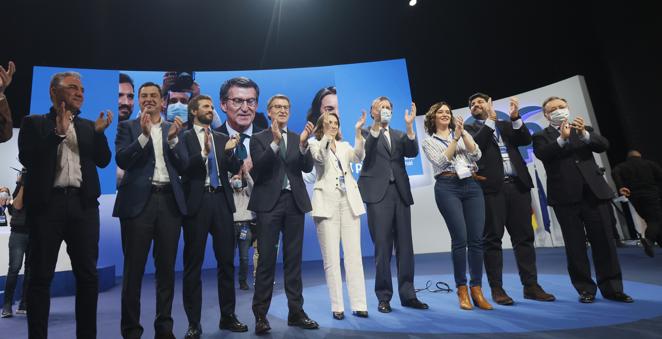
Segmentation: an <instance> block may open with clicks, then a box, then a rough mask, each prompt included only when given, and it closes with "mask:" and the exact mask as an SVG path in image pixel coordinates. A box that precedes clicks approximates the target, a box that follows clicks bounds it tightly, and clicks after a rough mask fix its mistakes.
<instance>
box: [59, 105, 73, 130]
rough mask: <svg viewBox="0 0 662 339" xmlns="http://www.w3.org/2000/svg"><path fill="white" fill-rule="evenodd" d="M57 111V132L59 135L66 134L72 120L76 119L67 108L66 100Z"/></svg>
mask: <svg viewBox="0 0 662 339" xmlns="http://www.w3.org/2000/svg"><path fill="white" fill-rule="evenodd" d="M56 112H57V115H56V116H55V133H57V134H58V135H66V134H67V130H68V129H69V125H70V124H71V121H72V120H74V114H73V113H71V111H70V110H68V109H67V107H66V105H65V104H64V101H62V103H61V104H60V107H59V108H58V109H57V110H56Z"/></svg>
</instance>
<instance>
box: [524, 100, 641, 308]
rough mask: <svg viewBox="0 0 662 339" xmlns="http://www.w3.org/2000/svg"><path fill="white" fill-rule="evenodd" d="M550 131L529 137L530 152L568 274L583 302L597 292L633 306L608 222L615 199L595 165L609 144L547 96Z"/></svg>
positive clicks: (545, 108)
mask: <svg viewBox="0 0 662 339" xmlns="http://www.w3.org/2000/svg"><path fill="white" fill-rule="evenodd" d="M542 108H543V113H544V114H545V117H546V118H547V120H549V126H548V127H547V128H545V129H543V130H542V131H539V132H537V133H536V134H534V135H533V151H534V153H535V155H536V157H537V158H538V159H540V160H541V161H542V163H543V165H544V166H545V171H546V172H547V203H548V204H549V205H550V206H552V207H553V208H554V213H555V214H556V218H557V219H558V221H559V224H560V226H561V231H562V233H563V240H564V242H565V252H566V257H567V261H568V273H569V274H570V280H571V281H572V285H573V286H574V287H575V289H576V290H577V293H579V301H580V302H581V303H592V302H594V300H595V294H596V292H597V289H598V288H599V289H600V292H601V293H602V296H603V297H604V298H606V299H610V300H615V301H620V302H626V303H630V302H633V300H632V298H631V297H630V296H629V295H627V294H625V293H623V281H622V274H621V267H620V264H619V262H618V256H617V253H616V245H615V243H614V241H613V238H614V237H613V235H612V227H611V225H610V222H609V210H608V209H609V208H611V206H610V205H609V201H610V200H611V199H612V198H613V197H614V192H613V191H612V190H611V188H610V187H609V185H608V184H607V182H606V181H605V179H604V177H603V173H602V170H600V168H599V167H598V165H597V163H596V162H595V158H594V156H593V153H602V152H605V151H606V150H607V149H608V148H609V142H608V141H607V139H605V138H604V137H603V136H601V135H599V134H598V133H596V132H595V131H594V130H593V128H591V127H590V126H586V125H584V119H582V118H581V117H575V118H574V119H573V120H572V122H570V111H569V109H568V103H567V101H566V100H565V99H563V98H559V97H550V98H548V99H546V100H545V101H544V102H543V104H542ZM587 238H588V241H589V242H590V244H591V253H592V255H593V264H594V266H595V275H596V278H597V284H596V283H595V282H594V281H593V279H592V278H591V267H590V264H589V260H588V256H587V254H586V239H587Z"/></svg>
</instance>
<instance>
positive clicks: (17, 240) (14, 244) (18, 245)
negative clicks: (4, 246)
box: [3, 232, 30, 310]
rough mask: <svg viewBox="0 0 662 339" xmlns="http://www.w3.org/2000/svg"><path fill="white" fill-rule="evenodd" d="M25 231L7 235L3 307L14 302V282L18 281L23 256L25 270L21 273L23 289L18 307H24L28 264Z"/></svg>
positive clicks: (9, 306) (7, 306)
mask: <svg viewBox="0 0 662 339" xmlns="http://www.w3.org/2000/svg"><path fill="white" fill-rule="evenodd" d="M28 238H29V235H28V234H27V233H19V232H11V234H10V235H9V271H8V272H7V280H6V281H5V300H4V303H3V307H4V308H5V309H7V310H8V309H10V308H11V305H12V304H14V291H15V290H16V283H17V281H18V272H19V271H20V270H21V266H22V265H23V259H24V258H25V259H26V260H25V263H26V264H25V272H24V274H23V290H22V293H21V302H20V306H19V308H21V309H25V301H26V298H25V296H26V293H25V291H26V288H27V286H28V277H29V273H30V270H29V266H28V264H27V257H28V252H29V247H28Z"/></svg>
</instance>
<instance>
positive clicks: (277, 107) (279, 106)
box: [271, 105, 290, 111]
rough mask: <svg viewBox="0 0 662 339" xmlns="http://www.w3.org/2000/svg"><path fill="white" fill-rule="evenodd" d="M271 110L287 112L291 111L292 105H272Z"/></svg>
mask: <svg viewBox="0 0 662 339" xmlns="http://www.w3.org/2000/svg"><path fill="white" fill-rule="evenodd" d="M271 108H275V109H276V110H281V109H282V110H285V111H289V110H290V105H272V106H271Z"/></svg>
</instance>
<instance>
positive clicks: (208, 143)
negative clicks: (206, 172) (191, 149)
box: [202, 128, 212, 156]
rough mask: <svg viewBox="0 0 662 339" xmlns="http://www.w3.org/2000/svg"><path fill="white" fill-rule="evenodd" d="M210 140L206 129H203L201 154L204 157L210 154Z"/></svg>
mask: <svg viewBox="0 0 662 339" xmlns="http://www.w3.org/2000/svg"><path fill="white" fill-rule="evenodd" d="M211 139H212V137H211V132H210V131H209V129H208V128H205V140H204V141H205V148H204V149H203V150H202V154H204V155H205V156H207V155H209V152H211Z"/></svg>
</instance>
